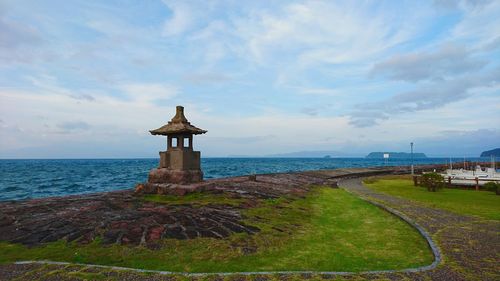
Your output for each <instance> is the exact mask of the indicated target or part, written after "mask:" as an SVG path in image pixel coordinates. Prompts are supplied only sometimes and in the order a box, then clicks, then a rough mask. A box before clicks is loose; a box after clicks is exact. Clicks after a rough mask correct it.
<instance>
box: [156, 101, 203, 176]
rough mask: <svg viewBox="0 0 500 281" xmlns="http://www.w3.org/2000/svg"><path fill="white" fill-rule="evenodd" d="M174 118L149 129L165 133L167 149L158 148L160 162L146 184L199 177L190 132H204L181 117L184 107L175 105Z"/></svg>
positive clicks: (195, 153) (197, 159)
mask: <svg viewBox="0 0 500 281" xmlns="http://www.w3.org/2000/svg"><path fill="white" fill-rule="evenodd" d="M176 109H177V110H176V113H175V116H174V118H172V120H171V121H170V122H168V123H167V124H166V125H164V126H162V127H160V128H158V129H156V130H151V131H149V132H150V133H151V134H152V135H161V136H167V150H166V151H160V165H159V167H158V168H157V169H153V170H151V172H150V173H149V177H148V183H160V184H164V183H176V184H187V183H193V182H200V181H202V180H203V172H202V171H201V168H200V152H199V151H194V150H193V135H200V134H204V133H206V132H207V131H205V130H202V129H200V128H197V127H195V126H193V125H191V123H189V122H188V120H187V119H186V117H185V116H184V107H182V106H177V108H176Z"/></svg>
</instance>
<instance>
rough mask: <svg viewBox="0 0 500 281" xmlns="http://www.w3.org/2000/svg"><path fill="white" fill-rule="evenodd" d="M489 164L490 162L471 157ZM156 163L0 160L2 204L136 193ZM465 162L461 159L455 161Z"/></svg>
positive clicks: (360, 163)
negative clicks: (79, 196) (127, 192)
mask: <svg viewBox="0 0 500 281" xmlns="http://www.w3.org/2000/svg"><path fill="white" fill-rule="evenodd" d="M467 160H468V161H485V162H488V161H489V159H486V158H468V159H467ZM158 161H159V160H158V159H33V160H27V159H23V160H6V159H2V160H0V201H7V200H24V199H32V198H42V197H49V196H63V195H69V194H83V193H95V192H103V191H112V190H121V189H130V188H133V187H134V186H135V185H136V184H137V183H140V182H145V181H146V180H147V176H148V172H149V171H150V170H151V169H153V168H156V167H157V166H158ZM449 161H450V159H449V158H422V159H414V160H413V163H414V164H415V165H418V164H445V163H448V162H449ZM452 161H454V162H461V161H463V159H461V158H455V159H452ZM410 164H411V160H410V159H389V160H387V161H385V160H384V159H368V158H202V159H201V165H202V169H203V172H204V174H205V179H213V178H224V177H234V176H241V175H249V174H267V173H280V172H295V171H305V170H322V169H338V168H352V167H375V166H401V165H410Z"/></svg>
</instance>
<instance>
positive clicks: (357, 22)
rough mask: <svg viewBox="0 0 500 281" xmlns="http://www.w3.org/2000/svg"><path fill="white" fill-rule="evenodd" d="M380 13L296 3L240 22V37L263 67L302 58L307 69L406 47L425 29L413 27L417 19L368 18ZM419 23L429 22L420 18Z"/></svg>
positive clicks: (336, 5) (365, 8)
mask: <svg viewBox="0 0 500 281" xmlns="http://www.w3.org/2000/svg"><path fill="white" fill-rule="evenodd" d="M355 6H356V7H355ZM380 8H381V7H380V6H376V5H374V4H366V3H365V4H362V5H359V3H356V4H350V3H348V4H341V3H338V2H331V1H330V2H328V1H308V2H304V3H294V4H289V5H286V6H284V7H283V8H281V9H279V10H278V11H277V12H269V11H260V12H257V13H254V14H252V15H251V16H250V17H248V18H246V19H243V20H241V19H240V20H239V21H238V22H237V24H236V27H237V34H239V36H240V37H241V38H242V40H243V41H244V42H246V44H247V49H248V52H249V53H250V54H251V55H252V58H253V59H256V60H257V61H259V62H263V61H266V60H268V59H271V58H272V57H273V56H278V58H279V57H281V55H283V53H285V54H288V55H291V56H293V57H294V58H298V61H299V62H300V63H301V64H303V65H304V64H305V65H310V64H315V63H342V62H353V61H358V60H360V59H363V58H366V57H369V56H371V55H373V54H376V53H379V52H381V51H383V50H385V49H387V48H388V47H390V46H394V45H395V44H398V43H401V42H404V41H405V40H407V39H409V38H410V36H411V34H413V32H414V30H415V29H417V28H416V26H422V25H416V24H415V25H412V24H411V23H412V22H413V20H414V18H412V17H407V18H406V19H405V20H406V21H403V20H402V18H398V17H397V16H391V14H385V13H380V14H377V15H375V16H373V15H372V16H367V15H366V12H367V11H370V10H373V9H380ZM394 15H395V14H394ZM414 17H415V18H417V17H420V20H422V18H423V17H422V15H420V14H418V12H417V13H416V14H415V15H414ZM396 26H397V27H396ZM367 46H370V47H369V48H367Z"/></svg>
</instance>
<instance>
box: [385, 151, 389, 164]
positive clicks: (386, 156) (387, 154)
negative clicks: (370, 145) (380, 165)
mask: <svg viewBox="0 0 500 281" xmlns="http://www.w3.org/2000/svg"><path fill="white" fill-rule="evenodd" d="M384 160H385V165H386V166H387V162H388V161H389V153H384Z"/></svg>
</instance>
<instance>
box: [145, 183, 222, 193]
mask: <svg viewBox="0 0 500 281" xmlns="http://www.w3.org/2000/svg"><path fill="white" fill-rule="evenodd" d="M207 190H213V188H212V186H211V185H209V184H203V183H198V184H188V185H182V184H171V183H140V184H138V185H136V186H135V194H165V195H177V196H184V195H186V194H188V193H192V192H202V191H207Z"/></svg>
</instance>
